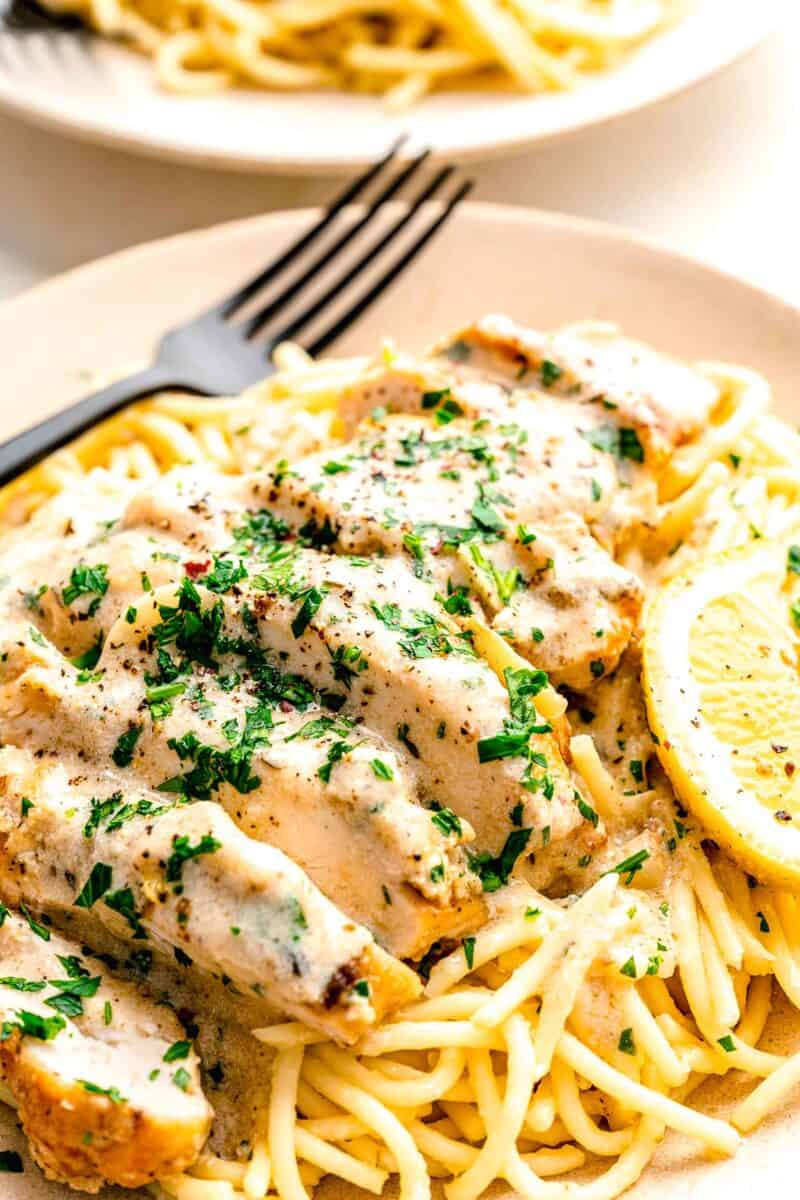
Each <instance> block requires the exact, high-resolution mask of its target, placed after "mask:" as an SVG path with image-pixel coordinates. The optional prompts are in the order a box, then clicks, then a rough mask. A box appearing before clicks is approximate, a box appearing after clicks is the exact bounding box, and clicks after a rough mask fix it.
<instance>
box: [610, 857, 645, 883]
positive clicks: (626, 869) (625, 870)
mask: <svg viewBox="0 0 800 1200" xmlns="http://www.w3.org/2000/svg"><path fill="white" fill-rule="evenodd" d="M649 857H650V851H649V850H637V851H636V853H635V854H631V855H630V856H629V857H628V858H624V859H623V860H622V862H619V863H617V865H616V866H615V867H612V868H611V870H610V871H607V872H606V874H608V875H610V874H612V873H616V874H617V875H619V876H622V875H625V876H627V878H626V879H624V880H623V883H624V884H625V886H626V887H630V885H631V884H632V883H633V879H634V876H635V875H636V872H637V871H641V869H642V867H643V866H644V864H645V863H646V862H647V860H648V858H649Z"/></svg>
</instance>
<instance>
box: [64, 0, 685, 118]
mask: <svg viewBox="0 0 800 1200" xmlns="http://www.w3.org/2000/svg"><path fill="white" fill-rule="evenodd" d="M45 2H46V3H47V4H48V6H49V7H51V8H53V9H56V10H58V11H62V12H63V11H70V12H77V13H79V14H80V15H81V16H83V17H84V18H85V19H86V20H87V21H88V22H89V24H91V25H92V26H93V27H94V28H95V29H97V30H99V31H100V32H101V33H103V34H105V35H107V36H109V37H120V38H123V39H125V40H126V41H128V42H129V43H131V44H132V45H133V46H135V47H136V48H137V49H139V50H141V51H142V52H143V53H145V54H147V55H149V56H150V57H152V58H153V60H154V62H155V68H156V73H157V76H158V79H159V82H160V83H161V84H162V85H163V86H164V87H165V88H167V89H169V90H170V91H174V92H180V93H193V94H198V93H207V92H214V91H219V90H222V89H225V88H228V87H232V86H234V85H236V84H244V85H246V86H250V87H253V86H255V87H262V88H268V89H282V90H286V89H309V88H329V87H337V88H344V89H348V90H352V91H359V92H378V93H385V94H386V96H387V100H388V102H389V104H390V105H391V106H392V107H406V106H407V105H409V104H411V103H413V102H414V101H415V100H417V99H419V98H420V97H421V96H422V95H424V94H425V93H426V92H428V91H431V90H433V89H435V88H439V87H442V86H453V85H456V86H476V85H487V86H490V87H497V86H509V85H510V86H511V87H513V88H516V89H520V90H522V91H526V92H541V91H547V90H553V89H562V88H570V87H573V86H574V85H575V84H576V83H578V82H579V81H580V79H581V78H582V77H583V76H585V75H586V74H588V73H593V72H597V71H605V70H607V69H609V68H611V67H613V66H614V65H615V64H616V63H617V62H618V61H619V60H620V58H621V57H622V56H624V55H625V54H626V53H627V52H628V51H630V50H631V48H633V47H635V46H636V45H638V44H639V43H641V42H642V41H644V40H645V39H646V38H648V37H650V36H652V35H653V34H654V33H655V32H656V31H657V30H659V29H661V28H663V26H664V25H665V24H666V22H667V21H668V20H670V19H673V18H674V16H675V13H676V8H677V3H676V0H458V2H457V3H451V2H450V0H262V2H261V3H255V2H254V0H45Z"/></svg>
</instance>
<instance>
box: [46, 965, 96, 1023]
mask: <svg viewBox="0 0 800 1200" xmlns="http://www.w3.org/2000/svg"><path fill="white" fill-rule="evenodd" d="M101 983H102V979H101V978H100V976H99V975H96V976H94V978H90V977H89V976H88V975H84V976H81V977H80V978H78V979H51V980H50V986H51V987H54V988H60V989H61V991H60V992H59V993H58V994H57V995H55V996H48V998H47V999H46V1000H45V1004H48V1005H49V1006H50V1008H54V1009H55V1010H56V1012H60V1013H61V1015H62V1016H64V1017H81V1016H83V1003H82V1001H83V1000H84V999H91V997H92V996H95V995H96V994H97V990H98V988H99V987H100V984H101Z"/></svg>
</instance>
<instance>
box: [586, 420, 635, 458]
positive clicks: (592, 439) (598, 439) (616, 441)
mask: <svg viewBox="0 0 800 1200" xmlns="http://www.w3.org/2000/svg"><path fill="white" fill-rule="evenodd" d="M580 433H581V437H584V438H585V439H586V441H587V442H588V443H589V445H590V446H593V447H594V449H595V450H601V451H603V453H605V454H611V455H613V456H614V458H617V459H619V460H620V461H622V460H623V459H630V461H631V462H636V463H643V462H644V447H643V446H642V443H641V442H640V441H639V435H638V434H637V432H636V430H635V429H631V428H626V427H621V426H619V425H615V424H613V423H611V422H609V423H608V424H605V425H596V426H595V427H594V428H593V429H582V430H581V431H580Z"/></svg>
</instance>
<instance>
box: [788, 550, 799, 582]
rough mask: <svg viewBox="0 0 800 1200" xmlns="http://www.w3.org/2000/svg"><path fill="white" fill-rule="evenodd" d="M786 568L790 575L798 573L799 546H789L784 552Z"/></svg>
mask: <svg viewBox="0 0 800 1200" xmlns="http://www.w3.org/2000/svg"><path fill="white" fill-rule="evenodd" d="M786 570H787V571H788V573H789V574H790V575H800V546H790V547H789V549H788V551H787V554H786Z"/></svg>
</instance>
